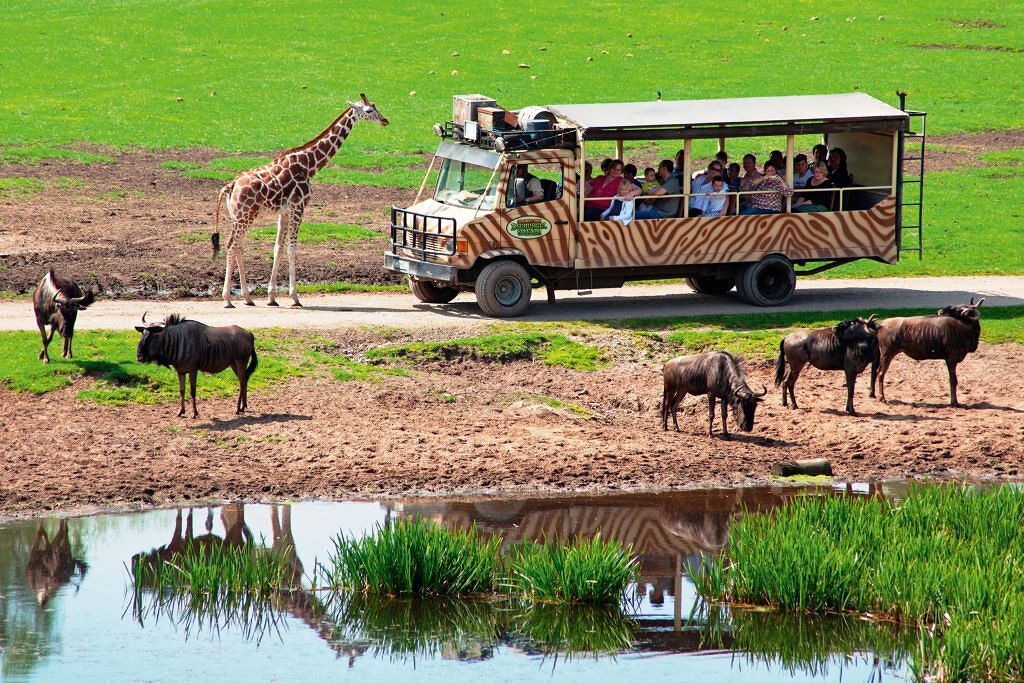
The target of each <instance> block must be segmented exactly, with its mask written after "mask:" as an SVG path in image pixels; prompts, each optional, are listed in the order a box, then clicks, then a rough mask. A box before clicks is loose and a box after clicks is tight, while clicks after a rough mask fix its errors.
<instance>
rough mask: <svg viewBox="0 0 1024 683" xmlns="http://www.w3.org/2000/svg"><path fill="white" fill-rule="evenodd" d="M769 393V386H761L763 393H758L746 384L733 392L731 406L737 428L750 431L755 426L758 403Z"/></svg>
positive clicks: (730, 400) (730, 399)
mask: <svg viewBox="0 0 1024 683" xmlns="http://www.w3.org/2000/svg"><path fill="white" fill-rule="evenodd" d="M767 393H768V389H767V387H761V393H759V394H757V393H754V392H753V391H751V390H750V387H748V386H747V385H746V384H744V385H743V386H742V387H740V388H739V389H738V390H736V391H734V392H733V393H732V396H731V397H730V398H729V407H730V408H731V409H732V420H733V423H735V425H736V429H738V430H740V431H741V432H749V431H750V430H752V429H753V428H754V412H755V411H757V404H758V403H760V402H761V401H762V400H764V399H763V398H762V397H763V396H764V395H765V394H767Z"/></svg>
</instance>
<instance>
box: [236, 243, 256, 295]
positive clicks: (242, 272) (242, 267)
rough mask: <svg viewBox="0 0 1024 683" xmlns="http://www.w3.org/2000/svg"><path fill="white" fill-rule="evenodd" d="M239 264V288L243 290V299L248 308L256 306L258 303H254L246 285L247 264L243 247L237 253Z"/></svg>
mask: <svg viewBox="0 0 1024 683" xmlns="http://www.w3.org/2000/svg"><path fill="white" fill-rule="evenodd" d="M237 263H238V265H239V286H240V287H241V288H242V297H243V298H244V299H245V300H246V305H247V306H255V305H256V302H255V301H253V295H252V293H251V292H250V291H249V286H248V285H247V284H246V263H245V254H244V253H243V251H242V245H239V251H238V252H237Z"/></svg>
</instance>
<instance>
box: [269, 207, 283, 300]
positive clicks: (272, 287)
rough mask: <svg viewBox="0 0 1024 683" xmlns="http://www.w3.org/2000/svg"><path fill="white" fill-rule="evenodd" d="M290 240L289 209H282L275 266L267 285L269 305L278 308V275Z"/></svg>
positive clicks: (279, 217) (278, 227) (271, 270)
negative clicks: (286, 244)
mask: <svg viewBox="0 0 1024 683" xmlns="http://www.w3.org/2000/svg"><path fill="white" fill-rule="evenodd" d="M287 239H288V207H287V206H284V207H282V208H281V211H280V213H278V215H277V236H276V237H275V238H274V265H273V266H271V267H270V282H269V283H268V284H267V305H268V306H277V273H278V268H280V267H281V254H282V253H283V252H284V243H285V240H287Z"/></svg>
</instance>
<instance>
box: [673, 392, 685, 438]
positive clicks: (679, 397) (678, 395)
mask: <svg viewBox="0 0 1024 683" xmlns="http://www.w3.org/2000/svg"><path fill="white" fill-rule="evenodd" d="M684 398H686V392H685V391H680V390H679V389H676V391H675V394H674V395H673V396H672V425H673V426H674V427H675V429H676V431H677V432H678V431H679V404H680V403H682V402H683V399H684Z"/></svg>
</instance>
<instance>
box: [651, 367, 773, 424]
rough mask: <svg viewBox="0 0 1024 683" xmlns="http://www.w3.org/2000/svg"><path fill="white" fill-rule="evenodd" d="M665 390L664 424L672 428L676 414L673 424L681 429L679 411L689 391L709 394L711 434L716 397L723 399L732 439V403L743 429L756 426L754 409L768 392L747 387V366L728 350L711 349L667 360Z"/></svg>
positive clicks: (734, 416) (725, 419) (662, 403)
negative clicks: (670, 423)
mask: <svg viewBox="0 0 1024 683" xmlns="http://www.w3.org/2000/svg"><path fill="white" fill-rule="evenodd" d="M662 375H663V377H664V378H665V391H664V393H663V394H662V397H661V427H662V429H666V430H667V429H668V415H669V412H671V413H672V424H673V425H675V428H676V431H677V432H678V431H679V421H678V419H677V418H676V411H677V410H678V409H679V404H680V403H681V402H682V400H683V398H684V397H685V396H686V395H687V394H693V395H695V396H700V395H702V394H707V395H708V436H714V428H715V400H716V399H718V400H720V401H721V402H722V437H723V438H726V439H728V438H729V428H728V426H727V424H726V423H727V421H728V417H729V406H732V410H733V413H732V419H733V421H734V422H735V423H736V427H737V428H738V429H739V430H740V431H743V432H749V431H750V430H751V429H753V428H754V411H755V410H756V409H757V404H758V402H759V401H761V397H762V396H764V395H765V394H767V393H768V390H767V389H763V391H761V393H759V394H757V393H754V392H753V391H751V389H750V387H748V386H747V379H746V377H745V376H744V375H743V366H742V365H741V364H740V361H739V360H737V359H736V358H735V357H734V356H733V355H732V354H730V353H729V352H727V351H708V352H706V353H700V354H697V355H694V356H679V357H678V358H673V359H672V360H670V361H669V362H667V363H665V367H664V368H663V369H662Z"/></svg>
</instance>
